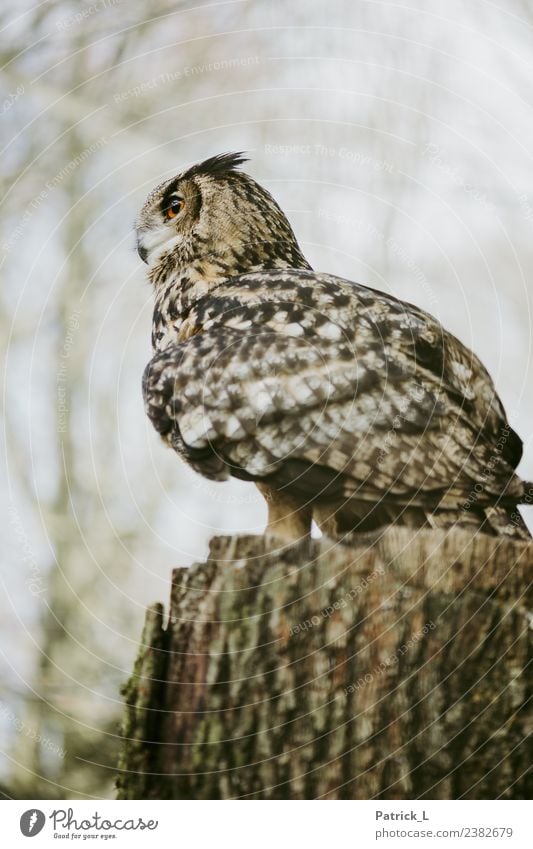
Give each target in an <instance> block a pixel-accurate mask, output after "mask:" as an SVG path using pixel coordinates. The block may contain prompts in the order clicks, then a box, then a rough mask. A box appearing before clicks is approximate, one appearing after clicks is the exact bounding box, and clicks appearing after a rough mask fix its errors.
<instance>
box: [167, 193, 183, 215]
mask: <svg viewBox="0 0 533 849" xmlns="http://www.w3.org/2000/svg"><path fill="white" fill-rule="evenodd" d="M184 206H185V201H184V200H183V198H180V197H172V198H170V202H169V204H168V206H167V208H166V209H165V218H166V219H167V221H171V220H172V218H175V217H176V215H177V214H178V213H179V212H181V210H182V209H183V207H184Z"/></svg>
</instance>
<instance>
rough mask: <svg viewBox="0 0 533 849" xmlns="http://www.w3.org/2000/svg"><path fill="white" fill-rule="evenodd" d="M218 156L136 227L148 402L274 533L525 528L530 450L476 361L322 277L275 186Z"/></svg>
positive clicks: (403, 316)
mask: <svg viewBox="0 0 533 849" xmlns="http://www.w3.org/2000/svg"><path fill="white" fill-rule="evenodd" d="M245 161H246V159H245V157H244V156H243V155H242V154H240V153H231V154H223V155H218V156H214V157H212V158H210V159H207V160H206V161H204V162H201V163H199V164H196V165H193V166H192V167H190V168H188V169H187V170H184V171H183V172H182V173H181V174H179V175H178V176H176V177H173V178H172V179H170V180H167V181H166V182H164V183H162V184H161V185H159V186H157V187H156V188H155V189H154V190H153V191H152V192H151V193H150V194H149V195H148V197H147V199H146V201H145V203H144V206H143V207H142V210H141V212H140V215H139V217H138V221H137V226H136V235H137V248H138V252H139V256H140V257H141V259H142V260H143V261H144V262H145V263H146V264H147V266H148V278H149V281H150V283H151V285H152V287H153V291H154V296H155V308H154V314H153V328H152V343H153V349H154V355H153V357H152V359H151V361H150V362H149V364H148V366H147V368H146V370H145V373H144V378H143V393H144V401H145V407H146V412H147V414H148V416H149V418H150V420H151V422H152V424H153V426H154V427H155V429H156V430H157V432H158V433H159V434H160V436H161V437H162V439H163V440H164V442H165V443H166V444H167V445H168V446H170V448H172V449H173V450H174V451H175V452H177V454H179V455H180V457H182V458H183V460H185V462H186V463H188V464H189V465H190V466H191V467H192V468H193V469H195V470H196V471H197V472H199V473H200V474H201V475H204V476H205V477H207V478H209V479H211V480H215V481H224V480H227V479H228V478H230V477H235V478H239V479H240V480H244V481H250V482H253V483H254V484H255V485H256V486H257V487H258V488H259V490H260V492H261V493H262V494H263V496H264V498H265V500H266V502H267V505H268V527H267V533H268V534H269V536H271V537H272V538H275V539H278V540H280V541H283V542H287V543H288V542H291V543H292V542H294V541H297V540H299V539H301V538H303V537H306V536H307V535H308V534H309V533H310V528H311V522H312V520H314V521H315V522H316V523H317V525H318V526H319V527H320V528H321V529H322V531H323V532H325V533H327V534H330V535H333V536H334V537H336V538H338V537H339V536H342V535H344V534H348V533H351V532H353V531H372V530H375V529H378V528H380V527H382V526H383V525H387V524H391V523H395V524H401V525H409V526H413V527H417V528H418V527H427V528H438V527H450V526H453V525H459V526H465V525H470V526H473V527H474V528H475V529H479V530H480V531H482V532H485V533H488V534H492V535H501V534H506V535H509V536H513V537H516V538H524V539H526V538H529V534H528V532H527V529H526V527H525V525H524V523H523V521H522V518H521V516H520V513H519V512H518V510H517V505H518V504H520V503H528V502H531V500H532V499H533V486H532V485H531V484H526V483H524V482H523V481H522V480H521V479H520V478H519V477H518V476H517V475H516V473H515V468H516V466H517V464H518V462H519V460H520V457H521V454H522V443H521V441H520V439H519V437H518V436H517V435H516V433H515V432H514V431H513V430H512V428H511V427H510V426H509V424H508V423H507V419H506V416H505V411H504V409H503V406H502V403H501V401H500V399H499V398H498V395H497V394H496V391H495V388H494V385H493V383H492V381H491V379H490V377H489V375H488V373H487V371H486V370H485V368H484V367H483V365H482V364H481V363H480V361H479V360H478V359H477V357H476V356H475V355H474V354H473V353H472V351H470V350H468V348H466V347H465V346H464V345H462V344H461V342H460V341H459V340H458V339H456V338H455V337H454V336H453V335H452V334H451V333H448V332H447V331H446V330H444V328H443V327H442V326H441V325H440V324H439V322H438V321H437V320H436V319H435V318H433V317H432V316H431V315H429V314H428V313H426V312H424V311H423V310H421V309H418V307H416V306H413V305H412V304H409V303H405V302H403V301H401V300H399V299H397V298H395V297H393V296H391V295H389V294H386V293H384V292H381V291H378V290H376V289H372V288H370V287H368V286H364V285H361V284H359V283H355V282H352V281H350V280H345V279H342V278H339V277H336V276H333V275H331V274H326V273H321V272H316V271H314V270H313V269H312V268H311V266H310V265H309V263H308V262H307V260H306V258H305V257H304V255H303V253H302V250H301V249H300V247H299V245H298V242H297V240H296V237H295V235H294V233H293V230H292V228H291V226H290V224H289V221H288V220H287V218H286V216H285V215H284V213H283V211H282V210H281V208H280V207H279V205H278V204H277V203H276V201H275V200H274V198H273V197H272V196H271V194H270V193H269V192H268V191H266V190H265V189H264V188H263V187H262V186H260V185H259V184H258V183H257V182H256V181H255V180H254V179H252V177H250V176H249V175H247V174H246V173H244V172H243V171H242V170H240V166H241V165H242V163H243V162H245Z"/></svg>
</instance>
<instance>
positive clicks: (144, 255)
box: [137, 237, 148, 262]
mask: <svg viewBox="0 0 533 849" xmlns="http://www.w3.org/2000/svg"><path fill="white" fill-rule="evenodd" d="M137 253H138V254H139V256H140V258H141V259H142V261H143V262H148V251H147V250H146V248H145V247H144V245H143V243H142V242H141V240H140V239H139V237H137Z"/></svg>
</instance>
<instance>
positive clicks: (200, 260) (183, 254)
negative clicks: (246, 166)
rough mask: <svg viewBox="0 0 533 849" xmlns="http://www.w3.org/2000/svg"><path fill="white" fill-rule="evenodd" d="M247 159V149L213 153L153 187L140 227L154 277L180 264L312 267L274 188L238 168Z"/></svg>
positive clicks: (229, 271)
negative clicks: (273, 193) (266, 185)
mask: <svg viewBox="0 0 533 849" xmlns="http://www.w3.org/2000/svg"><path fill="white" fill-rule="evenodd" d="M245 161H246V157H245V156H243V154H242V153H227V154H220V155H218V156H213V157H211V159H206V160H205V162H201V163H199V164H198V165H193V166H192V167H191V168H188V169H187V170H186V171H183V172H182V173H181V174H178V176H177V177H173V178H172V179H170V180H167V181H166V182H165V183H161V185H159V186H157V187H156V188H155V189H154V190H153V191H152V192H150V194H149V195H148V197H147V198H146V201H145V203H144V206H143V208H142V209H141V212H140V214H139V218H138V220H137V226H136V230H137V249H138V252H139V256H140V257H141V259H142V260H143V261H144V262H146V263H147V264H148V266H149V268H150V277H151V279H152V281H153V282H154V283H156V284H157V283H159V282H160V281H162V280H165V279H166V278H167V277H168V276H169V275H170V274H173V273H175V272H178V273H180V274H185V273H187V272H194V275H195V276H196V277H202V276H203V277H204V278H205V279H212V280H216V279H223V278H225V277H232V276H235V275H237V274H243V273H245V272H247V271H255V270H260V269H265V268H287V267H290V268H309V265H308V263H307V262H306V260H305V258H304V257H303V255H302V253H301V251H300V248H299V246H298V243H297V241H296V238H295V236H294V233H293V231H292V228H291V226H290V224H289V222H288V220H287V218H286V216H285V215H284V213H283V212H282V210H281V209H280V207H279V206H278V204H277V203H276V201H275V200H274V198H273V197H272V195H271V194H270V193H269V192H267V191H266V189H264V188H262V186H260V185H259V184H258V183H256V181H255V180H253V179H252V178H251V177H250V176H248V175H247V174H243V173H242V172H241V171H239V170H237V169H238V167H239V166H240V165H241V164H242V163H243V162H245Z"/></svg>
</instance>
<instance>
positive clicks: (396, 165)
mask: <svg viewBox="0 0 533 849" xmlns="http://www.w3.org/2000/svg"><path fill="white" fill-rule="evenodd" d="M0 25H1V26H2V40H1V47H0V50H1V53H2V57H1V58H2V66H3V71H2V77H1V97H0V114H1V126H2V158H1V162H2V169H1V171H2V173H1V179H2V232H1V235H0V267H1V273H2V288H1V293H0V322H1V331H2V332H1V337H0V339H1V342H0V344H1V346H2V360H3V364H4V370H3V376H4V387H5V389H4V395H3V402H4V403H3V426H4V436H5V445H6V450H5V452H4V454H3V461H2V473H3V475H4V478H5V487H4V488H3V494H2V515H3V517H4V521H3V522H2V527H1V535H2V594H3V599H4V600H3V615H2V618H1V623H0V624H1V638H2V680H1V689H0V735H1V738H2V740H1V746H0V749H1V750H2V752H3V755H2V764H1V769H0V785H1V786H2V787H3V792H4V794H5V795H6V796H14V797H19V798H55V797H57V798H61V797H63V798H65V797H70V798H89V797H108V796H112V795H113V778H114V764H115V758H116V752H117V729H118V718H119V716H120V695H119V688H120V685H121V683H122V682H124V680H125V679H126V678H127V677H128V674H129V670H130V668H131V665H132V661H133V657H134V654H135V649H136V645H137V641H138V638H139V635H140V629H141V625H142V620H143V610H144V607H145V605H146V603H148V602H151V601H153V600H160V599H166V598H168V593H169V579H170V575H171V569H172V567H173V566H175V565H186V564H189V563H191V562H193V561H194V560H195V559H199V558H201V557H203V555H204V554H205V551H206V545H207V540H208V539H209V537H210V536H212V535H213V534H216V533H231V532H236V531H241V532H255V533H257V532H260V531H261V529H262V527H263V523H264V520H265V510H264V507H263V505H262V499H261V498H260V496H259V495H258V494H256V492H255V489H254V488H253V487H251V486H248V485H246V484H240V483H238V482H233V483H228V484H211V483H209V482H207V481H204V480H202V479H200V478H199V477H197V476H196V475H195V474H194V473H193V472H192V471H190V470H188V469H187V468H186V467H185V466H184V465H183V464H181V463H180V462H179V461H178V460H177V458H175V457H173V456H171V455H169V454H167V452H166V451H165V450H164V448H163V447H162V445H160V444H159V442H158V439H157V437H156V434H155V433H154V432H152V429H151V426H150V424H149V423H148V422H147V420H146V419H145V416H144V412H143V407H142V400H141V392H140V377H141V374H142V371H143V368H144V365H145V363H146V362H147V360H148V359H149V357H150V346H149V336H150V321H151V305H152V297H151V292H150V290H149V287H148V285H147V284H146V282H145V273H144V268H143V267H142V266H141V263H140V262H139V260H138V258H137V255H136V253H135V250H134V239H133V232H132V225H133V221H134V218H135V215H136V212H137V210H138V208H139V206H140V204H141V203H142V201H143V199H144V196H145V195H146V193H147V192H148V190H149V189H150V188H151V187H152V186H153V185H154V184H155V183H157V182H158V181H160V180H161V179H163V178H166V177H168V176H171V175H172V174H174V173H176V172H178V171H180V170H181V169H182V168H184V167H186V166H187V165H189V164H191V163H192V162H194V161H197V160H200V159H202V158H205V157H207V156H210V155H212V154H214V153H217V152H223V151H228V150H245V151H248V152H249V155H250V158H251V161H250V163H249V165H248V169H249V171H250V173H252V174H253V176H255V177H256V178H257V179H258V180H260V181H261V182H262V183H264V184H265V185H266V186H267V187H268V188H269V189H270V191H271V192H272V193H273V194H274V195H275V197H276V198H277V199H278V200H279V202H280V203H281V206H282V207H283V208H284V209H285V210H286V212H287V213H288V215H289V217H290V219H291V222H292V224H293V226H294V229H295V231H296V233H297V235H298V237H299V239H300V242H301V244H302V246H303V248H304V251H305V252H306V254H307V256H308V258H309V259H310V261H311V263H312V264H313V266H314V267H315V268H317V269H320V270H328V271H330V272H334V273H336V274H340V275H345V276H348V277H350V278H352V279H357V280H358V281H360V282H365V283H368V284H369V285H371V286H376V287H378V288H382V289H385V290H387V291H389V292H392V293H394V294H395V295H397V296H399V297H401V298H404V299H407V300H410V301H413V302H416V303H417V304H419V305H420V306H422V307H424V308H426V309H428V310H429V311H430V312H432V313H433V314H435V315H436V316H437V317H438V318H439V319H440V320H441V321H442V322H443V323H444V324H445V325H446V326H447V327H448V328H449V329H450V330H452V331H453V332H454V333H455V334H456V335H457V336H459V337H460V338H461V339H462V340H463V341H464V342H465V343H466V344H467V345H470V346H471V347H472V348H473V349H474V350H475V351H476V352H477V353H478V354H479V355H480V356H481V358H482V359H483V361H484V362H485V364H486V365H487V366H488V368H489V370H490V372H491V374H492V375H493V377H494V379H495V381H496V384H497V387H498V389H499V392H500V393H501V396H502V398H503V400H504V402H505V404H506V406H507V409H508V412H509V417H510V420H511V423H512V424H513V425H514V426H515V427H516V428H517V429H518V431H519V433H520V434H521V436H522V437H523V438H524V441H525V444H526V446H525V447H526V450H525V457H524V461H523V463H522V466H521V471H522V473H523V475H524V476H526V477H529V478H530V479H531V477H533V445H531V422H532V420H533V392H532V391H531V387H532V385H533V381H532V358H531V331H530V327H531V321H530V318H531V316H530V309H531V304H530V300H531V293H532V285H531V280H532V272H533V252H532V250H531V237H532V233H533V229H532V228H533V176H532V173H533V169H532V167H531V160H532V155H531V144H530V140H531V138H532V136H533V114H532V105H533V83H532V80H533V74H532V73H531V64H532V61H533V60H532V53H531V41H532V37H533V9H532V7H531V4H530V3H527V2H521V1H520V0H507V2H506V3H505V4H503V3H500V4H499V6H498V4H495V3H489V2H485V0H472V2H470V0H469V2H467V0H462V2H457V0H449V2H447V3H446V4H442V3H440V2H438V0H413V2H412V3H411V4H410V6H409V8H408V7H407V6H405V5H399V4H396V3H393V2H386V0H327V2H325V0H324V2H322V0H294V2H292V3H290V4H288V3H286V2H281V0H273V2H271V0H223V1H222V2H211V3H194V2H191V0H189V2H183V3H181V2H170V0H155V2H151V3H149V4H139V3H131V2H127V0H93V2H68V0H61V2H57V0H48V2H43V3H28V2H22V3H21V2H15V0H8V2H4V3H3V4H2V9H1V11H0ZM528 440H529V442H528ZM524 515H526V518H528V521H530V523H531V512H530V513H529V514H528V513H527V512H526V511H524Z"/></svg>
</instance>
